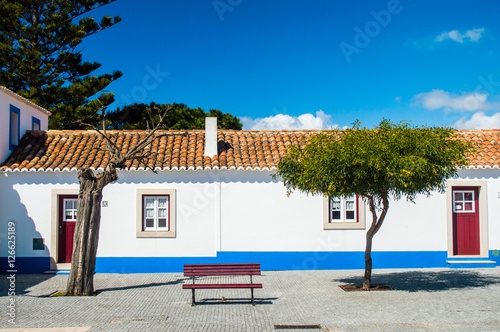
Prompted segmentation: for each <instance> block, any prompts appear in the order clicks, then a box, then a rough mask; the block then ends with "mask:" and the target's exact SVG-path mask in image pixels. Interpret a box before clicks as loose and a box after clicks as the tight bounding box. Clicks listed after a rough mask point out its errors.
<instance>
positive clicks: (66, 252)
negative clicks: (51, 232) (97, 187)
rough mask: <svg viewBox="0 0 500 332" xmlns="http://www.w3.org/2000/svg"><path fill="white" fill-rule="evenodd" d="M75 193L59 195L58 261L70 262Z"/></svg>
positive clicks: (76, 201)
mask: <svg viewBox="0 0 500 332" xmlns="http://www.w3.org/2000/svg"><path fill="white" fill-rule="evenodd" d="M77 204H78V196H77V195H60V196H59V245H58V247H59V248H58V249H59V255H58V259H57V260H58V263H71V255H72V254H73V236H74V234H75V224H76V209H77V206H78V205H77Z"/></svg>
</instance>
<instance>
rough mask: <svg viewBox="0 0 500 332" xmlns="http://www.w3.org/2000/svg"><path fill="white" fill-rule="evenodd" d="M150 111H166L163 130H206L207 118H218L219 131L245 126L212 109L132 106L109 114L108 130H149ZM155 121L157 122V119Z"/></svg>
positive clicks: (229, 116) (180, 106)
mask: <svg viewBox="0 0 500 332" xmlns="http://www.w3.org/2000/svg"><path fill="white" fill-rule="evenodd" d="M148 109H159V110H166V109H170V111H169V112H168V113H167V115H166V117H165V120H164V121H163V123H162V129H170V130H190V129H204V128H205V117H216V118H217V126H218V128H219V129H234V130H241V129H242V127H243V125H242V124H241V122H240V119H239V118H237V117H235V116H233V115H231V114H229V113H222V112H221V111H220V110H217V109H211V110H209V111H208V112H205V111H204V110H203V109H201V108H199V107H198V108H190V107H187V106H186V105H184V104H172V105H169V104H156V103H151V104H149V105H146V104H137V103H136V104H132V105H127V106H124V107H122V108H118V109H116V110H115V111H113V112H109V113H108V114H107V120H108V123H107V125H108V128H110V129H143V130H144V129H147V126H148V119H149V114H148V112H147V110H148ZM155 120H157V119H156V118H155Z"/></svg>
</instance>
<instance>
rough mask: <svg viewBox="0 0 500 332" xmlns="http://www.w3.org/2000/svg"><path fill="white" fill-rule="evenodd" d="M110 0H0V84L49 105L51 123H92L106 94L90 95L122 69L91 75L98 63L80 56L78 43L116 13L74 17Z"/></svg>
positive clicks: (103, 26)
mask: <svg viewBox="0 0 500 332" xmlns="http://www.w3.org/2000/svg"><path fill="white" fill-rule="evenodd" d="M113 1H115V0H103V1H88V0H85V1H46V0H45V1H44V0H42V1H39V0H37V1H35V0H28V1H6V0H0V27H1V28H0V85H3V86H5V87H7V88H9V89H10V90H12V91H14V92H16V93H18V94H19V95H21V96H23V97H25V98H27V99H29V100H31V101H33V102H34V103H36V104H38V105H40V106H42V107H44V108H46V109H48V110H49V111H51V112H52V116H51V117H50V119H49V121H50V122H49V127H50V128H53V129H61V128H64V129H76V128H81V127H83V126H84V125H82V124H81V122H79V121H77V120H84V121H85V122H86V123H92V124H97V122H98V115H97V113H98V110H99V107H100V106H101V105H102V104H105V103H109V102H110V100H111V98H110V94H106V93H104V94H101V95H100V96H98V97H97V98H96V97H95V95H96V94H97V93H98V92H100V91H102V90H103V89H104V88H106V86H108V84H110V83H111V82H113V81H114V80H116V79H117V78H119V77H120V76H121V75H122V74H121V72H119V71H114V72H113V73H111V74H101V75H91V73H92V72H93V71H95V70H96V69H98V68H99V67H100V66H101V65H100V64H99V63H97V62H88V61H83V59H82V50H81V49H79V48H78V46H79V45H80V44H81V43H82V40H83V39H84V38H85V37H88V36H91V35H93V34H95V33H98V32H100V31H102V30H104V29H107V28H109V27H111V26H113V25H114V24H116V23H118V22H119V21H120V20H121V19H120V17H118V16H115V17H114V18H111V17H110V16H104V17H102V19H101V21H100V22H96V21H94V19H93V18H91V17H88V16H85V17H82V18H81V19H80V20H78V22H76V19H77V18H78V17H81V16H83V15H84V14H86V13H88V12H90V11H92V10H93V9H96V8H98V7H101V6H104V5H107V4H109V3H111V2H113Z"/></svg>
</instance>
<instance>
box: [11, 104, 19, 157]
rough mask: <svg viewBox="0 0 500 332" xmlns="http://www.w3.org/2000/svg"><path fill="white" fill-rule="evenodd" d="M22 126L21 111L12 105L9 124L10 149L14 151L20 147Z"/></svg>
mask: <svg viewBox="0 0 500 332" xmlns="http://www.w3.org/2000/svg"><path fill="white" fill-rule="evenodd" d="M20 125H21V110H20V109H19V108H17V107H16V106H14V105H10V123H9V149H10V150H14V149H15V148H17V146H18V145H19V135H20V131H21V128H20Z"/></svg>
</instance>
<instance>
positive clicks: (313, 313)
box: [0, 267, 500, 332]
mask: <svg viewBox="0 0 500 332" xmlns="http://www.w3.org/2000/svg"><path fill="white" fill-rule="evenodd" d="M362 274H363V272H362V271H360V270H349V271H345V270H344V271H264V272H263V275H262V276H257V277H254V282H258V283H262V284H263V288H262V289H257V290H255V295H256V298H257V301H256V305H255V306H252V305H251V304H249V303H248V300H249V297H250V291H249V290H231V289H222V290H214V289H212V290H197V291H196V297H197V300H199V301H200V302H199V304H198V305H197V306H195V307H191V305H190V301H191V292H190V291H189V290H184V289H182V287H181V285H182V283H184V282H188V279H187V278H184V277H183V275H182V274H181V273H163V274H97V275H96V276H95V288H96V290H97V291H98V295H96V296H92V297H68V296H66V297H49V296H48V295H49V294H51V293H53V292H54V291H56V290H62V289H64V288H65V284H66V280H67V276H64V275H57V276H51V275H17V280H16V297H15V300H16V302H15V303H16V324H15V325H12V324H11V323H9V322H8V319H9V317H8V315H7V309H8V308H7V307H6V305H7V304H8V303H9V300H10V298H9V297H8V296H7V289H8V288H9V287H8V286H9V284H8V281H7V276H6V275H1V280H0V290H1V293H2V294H1V296H0V299H1V302H2V303H3V309H2V317H1V318H0V329H13V328H16V329H22V328H58V327H85V326H87V327H88V326H91V327H92V328H91V329H90V331H91V332H93V331H183V332H184V331H275V330H276V331H284V332H285V331H309V332H310V331H499V330H500V268H498V267H497V268H493V269H468V270H458V269H419V270H375V271H374V276H373V283H374V284H377V283H378V284H387V285H390V286H391V287H392V288H393V289H394V290H393V291H378V292H344V291H343V290H342V289H341V288H340V287H339V285H342V284H348V283H361V276H362ZM238 278H243V277H221V279H226V281H236V280H237V279H238ZM227 279H231V280H227ZM244 280H245V281H247V280H246V279H244ZM220 282H223V281H222V280H220ZM293 325H295V326H293ZM304 325H309V328H306V326H304ZM300 326H302V327H303V328H302V329H297V328H298V327H300ZM286 327H288V328H289V329H285V328H286ZM292 327H295V328H296V329H291V328H292Z"/></svg>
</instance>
